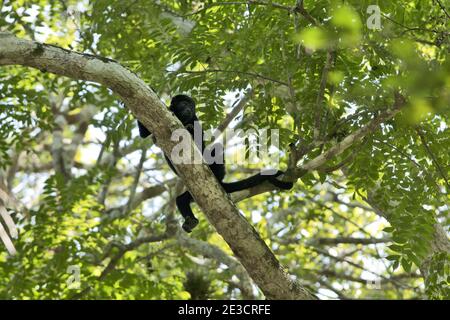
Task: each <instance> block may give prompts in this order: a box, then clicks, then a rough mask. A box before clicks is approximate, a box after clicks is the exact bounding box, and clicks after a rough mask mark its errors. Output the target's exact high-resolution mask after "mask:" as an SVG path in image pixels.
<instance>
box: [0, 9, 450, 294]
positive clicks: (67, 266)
mask: <svg viewBox="0 0 450 320" xmlns="http://www.w3.org/2000/svg"><path fill="white" fill-rule="evenodd" d="M0 3H1V5H0V29H1V30H2V31H10V32H12V33H14V34H15V35H17V36H18V37H22V38H27V39H33V40H38V41H42V42H46V43H50V44H54V45H58V46H61V47H64V48H67V49H71V50H76V51H79V52H86V53H91V54H95V55H99V56H103V57H108V58H111V59H114V60H116V61H119V62H120V63H121V64H123V65H124V66H126V67H127V68H129V69H130V70H132V71H133V72H135V73H136V74H137V75H138V76H139V77H141V78H142V79H144V80H145V81H146V82H147V83H148V84H149V85H150V86H151V87H152V88H153V90H154V91H155V92H156V93H157V94H158V95H159V96H160V97H161V99H163V100H164V101H165V102H166V103H167V102H168V101H169V100H170V96H171V95H173V94H175V93H180V92H184V93H188V94H190V95H192V96H193V97H195V99H196V101H197V102H198V104H199V105H198V108H199V109H198V110H199V113H200V118H201V120H202V122H203V125H204V126H206V127H209V126H211V127H217V126H219V125H220V124H221V123H222V121H223V120H224V119H225V117H226V115H227V113H228V112H230V110H232V108H233V106H234V105H235V103H236V102H237V101H239V100H240V99H242V97H246V98H247V99H248V101H247V103H246V105H245V106H244V108H243V110H242V112H240V113H239V115H238V116H237V117H236V119H235V121H233V123H232V126H235V127H238V128H242V129H244V130H246V129H250V128H267V127H269V128H277V129H279V130H280V154H281V155H282V161H281V164H280V167H281V168H282V169H286V168H287V166H288V159H287V158H288V151H289V145H290V144H292V143H294V144H295V145H296V146H297V147H299V148H301V147H302V146H311V145H313V146H314V147H312V148H310V149H309V150H307V152H305V155H304V156H303V157H302V159H301V162H300V163H306V162H308V161H309V160H311V159H313V158H314V157H316V156H317V155H319V154H320V153H322V152H323V151H325V150H327V149H328V148H330V147H331V146H333V145H334V144H335V143H336V142H338V141H341V140H342V139H343V138H344V137H345V136H347V135H350V134H352V133H353V132H355V130H357V129H359V128H362V127H364V126H365V125H366V124H367V123H368V122H369V121H370V120H371V119H373V118H374V117H376V116H377V115H378V114H380V113H381V112H382V111H383V110H386V109H387V108H389V107H391V106H392V105H393V103H394V96H395V94H396V93H398V92H400V93H401V94H402V95H403V96H404V97H405V98H406V100H407V105H406V106H404V107H403V109H402V111H401V112H400V113H399V114H398V115H397V116H396V117H395V118H394V119H391V120H388V121H387V122H385V123H383V124H382V125H380V126H379V127H378V130H376V131H373V132H371V133H370V134H369V135H367V136H366V137H365V138H364V139H363V140H362V141H360V142H357V143H355V144H354V145H352V146H351V147H350V148H349V149H348V150H347V151H345V152H344V153H342V154H341V155H339V156H337V157H335V158H333V159H330V160H329V161H328V162H327V164H326V166H324V167H323V168H321V169H320V170H317V171H313V172H309V173H308V174H306V175H304V176H302V177H301V179H299V180H298V181H297V182H296V184H295V186H294V188H293V190H292V191H290V192H274V193H264V194H261V195H257V196H255V197H252V198H249V199H246V200H245V201H242V202H239V203H238V207H239V209H240V210H241V212H242V213H243V214H244V215H245V217H246V218H247V219H248V220H249V221H251V223H252V224H253V225H254V226H255V228H256V230H257V231H258V232H259V233H260V234H261V236H262V237H263V239H264V240H265V241H266V243H267V244H268V245H269V246H270V248H271V249H272V250H273V251H274V253H275V255H276V256H277V258H278V259H279V260H280V261H281V263H282V264H283V265H284V266H285V267H286V268H287V270H288V271H289V273H290V274H292V275H294V276H296V277H297V278H298V279H299V281H300V283H302V284H303V285H304V286H306V287H307V288H308V289H309V290H311V292H313V293H315V294H318V296H319V297H321V298H327V297H328V298H342V299H345V298H387V299H398V298H401V299H403V298H405V299H410V298H419V299H423V298H426V297H428V298H434V299H445V298H450V289H449V283H450V259H449V257H450V256H449V254H450V243H449V239H448V230H449V228H448V227H449V222H450V220H449V215H448V212H449V209H450V208H449V199H450V198H449V196H448V191H449V189H450V183H449V173H450V157H449V150H450V130H449V115H450V113H449V110H450V108H449V106H450V59H449V52H450V32H449V25H450V15H449V12H450V7H449V6H448V2H447V3H445V1H437V0H435V1H421V0H411V1H401V2H396V1H387V0H379V1H376V0H374V1H356V0H347V1H330V0H326V1H325V0H319V1H310V0H308V1H304V3H303V1H299V2H297V3H296V1H292V0H278V1H270V0H263V1H229V2H226V1H225V2H215V1H206V2H204V1H190V0H164V1H150V0H135V1H107V0H97V1H75V0H66V1H44V0H36V1H24V0H15V1H7V0H4V1H2V2H0ZM302 3H303V4H302ZM371 5H377V6H378V7H379V8H380V9H381V12H380V16H379V21H380V25H379V26H378V28H373V27H371V26H372V25H371V24H370V23H369V24H368V20H369V19H370V17H371V15H372V14H374V13H373V12H372V11H371V12H370V13H368V10H367V9H368V7H369V6H371ZM445 5H447V6H446V7H445ZM375 14H376V12H375ZM1 45H2V44H1V40H0V46H1ZM44 71H45V70H44ZM0 79H1V81H0V182H1V184H0V186H1V185H4V186H5V188H6V189H7V190H9V191H10V192H11V194H13V195H14V196H15V198H16V199H17V200H18V202H20V203H22V204H23V206H22V207H21V208H20V209H13V208H9V212H10V213H11V214H12V217H13V219H14V220H15V221H16V223H17V225H18V228H19V237H18V238H17V239H13V242H14V245H15V247H16V250H17V254H16V255H14V256H11V255H8V253H7V252H6V251H5V250H3V249H2V251H0V298H14V299H23V298H25V299H43V298H50V299H54V298H99V299H108V298H114V299H188V298H192V299H197V298H209V299H216V298H239V299H240V298H262V297H263V296H262V293H261V292H260V291H259V290H258V288H257V287H256V286H255V285H254V284H252V283H251V280H250V279H249V278H248V275H247V274H246V273H245V270H243V268H242V266H241V265H240V264H239V263H238V261H237V260H236V259H234V258H233V257H232V255H231V252H230V250H229V248H228V246H227V244H226V243H225V242H224V241H223V240H222V238H221V237H220V235H218V234H217V233H216V232H215V230H214V229H213V227H212V226H211V225H210V224H209V223H208V221H207V220H206V219H204V217H203V216H202V214H201V213H200V212H198V213H197V216H198V217H200V220H201V221H200V226H199V227H198V229H196V230H195V231H194V232H193V233H192V234H190V235H189V236H186V235H185V234H183V233H182V232H178V231H179V230H177V231H176V232H173V233H167V232H166V230H167V228H178V225H179V222H180V221H179V216H178V213H177V212H176V210H175V208H174V203H173V198H174V196H175V195H176V193H177V192H179V190H180V187H181V185H180V183H179V181H178V180H177V179H176V178H175V176H174V175H173V173H171V171H170V170H169V168H168V166H167V164H166V163H165V161H164V158H163V157H162V154H161V151H160V150H159V149H158V148H157V147H155V146H152V141H147V140H142V139H140V138H139V137H138V133H137V130H136V125H135V119H134V117H133V116H132V115H131V114H130V113H129V111H128V110H127V109H126V107H124V106H123V105H122V104H121V102H120V101H119V100H118V98H117V96H115V95H113V94H112V93H111V92H110V91H109V90H107V89H105V88H103V87H101V86H99V85H97V84H95V83H87V82H83V81H78V80H74V79H67V78H61V77H58V76H55V75H53V74H49V73H46V72H42V71H41V70H35V69H28V68H24V67H18V66H8V67H1V68H0ZM256 167H257V166H252V167H248V166H238V165H232V166H228V170H229V172H230V178H229V179H230V180H237V179H240V178H243V177H245V176H247V175H248V174H249V173H250V172H253V170H254V169H255V168H256ZM198 211H199V210H198ZM174 219H176V221H175V223H174V221H173V220H174ZM0 221H1V220H0ZM78 272H79V280H80V281H79V282H77V281H73V280H74V277H76V279H75V280H78V277H77V276H78Z"/></svg>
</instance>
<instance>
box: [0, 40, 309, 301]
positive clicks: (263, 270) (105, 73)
mask: <svg viewBox="0 0 450 320" xmlns="http://www.w3.org/2000/svg"><path fill="white" fill-rule="evenodd" d="M0 65H23V66H28V67H33V68H37V69H39V70H41V71H43V72H51V73H54V74H57V75H61V76H67V77H70V78H72V79H79V80H85V81H93V82H97V83H100V84H102V85H104V86H106V87H108V88H110V89H111V90H113V91H114V92H115V93H116V94H118V95H119V96H120V98H121V99H122V101H123V102H124V103H125V105H126V106H127V107H128V108H129V109H130V110H131V112H132V113H133V114H134V115H135V116H136V118H137V119H139V120H140V121H141V122H142V123H143V124H144V125H145V126H146V127H147V128H148V129H150V131H151V132H153V134H154V136H155V138H156V140H157V144H158V146H159V147H160V148H161V149H162V150H163V151H164V152H165V153H166V154H168V155H170V154H171V150H172V149H173V147H174V146H175V145H176V142H175V141H172V140H171V136H172V132H173V131H174V130H176V129H181V128H182V125H181V123H180V122H179V121H178V120H177V119H176V118H175V117H174V116H173V115H172V114H171V113H170V112H169V110H168V108H166V107H165V106H164V105H163V104H162V103H161V102H160V100H159V98H158V97H157V95H156V94H155V93H154V92H153V91H152V90H151V89H150V88H149V87H148V86H147V85H146V84H145V82H144V81H143V80H141V79H140V78H139V77H138V76H136V75H135V74H134V73H132V72H130V71H129V70H127V69H126V68H124V67H123V66H121V65H120V64H119V63H117V62H115V61H113V60H110V59H106V58H102V57H98V56H93V55H88V54H81V53H76V52H73V51H69V50H65V49H62V48H59V47H56V46H52V45H45V44H41V43H38V42H34V41H29V40H23V39H19V38H17V37H15V36H14V35H12V34H10V33H4V32H0ZM187 137H188V138H189V139H190V135H187ZM190 140H191V141H189V143H190V144H191V146H192V148H193V150H194V153H195V158H200V159H201V154H200V151H199V150H198V149H197V148H196V147H195V144H194V143H193V141H192V139H190ZM176 169H177V171H178V172H179V173H180V177H181V178H182V179H183V181H184V182H185V184H186V186H187V187H188V189H189V191H190V192H191V194H192V195H193V197H194V199H195V201H196V202H197V204H198V205H199V206H200V208H201V209H202V210H203V212H204V213H205V215H206V216H207V218H208V219H209V221H210V222H211V224H212V225H213V226H214V227H215V228H216V230H217V232H218V233H219V234H220V235H221V236H222V237H223V238H224V239H225V241H226V242H227V243H228V245H229V246H230V248H231V250H232V251H233V253H234V254H235V255H236V257H237V258H238V259H239V260H240V262H241V263H242V265H243V266H244V267H245V268H246V270H247V271H248V273H249V275H250V276H251V277H252V279H253V280H254V281H255V283H256V284H257V285H258V286H259V287H260V288H261V290H262V291H263V293H264V294H265V296H266V298H269V299H313V298H314V296H313V295H311V294H310V293H309V292H308V291H307V290H306V289H305V288H303V287H302V286H300V285H299V284H298V283H297V282H296V281H293V280H292V279H291V278H290V276H289V274H287V273H286V272H285V271H284V270H283V268H282V266H281V265H280V263H279V261H278V260H277V259H276V258H275V256H274V254H273V253H272V252H271V250H270V249H269V248H268V247H267V245H266V244H265V243H264V241H263V240H262V238H261V237H260V236H259V234H258V233H257V232H256V231H255V229H254V228H253V227H252V226H251V225H250V224H249V223H248V221H247V220H246V219H245V218H244V217H243V216H242V215H241V214H240V213H239V211H238V210H237V208H236V206H235V205H234V204H233V202H232V201H231V200H230V198H229V197H228V195H227V194H226V193H225V192H224V190H223V189H222V188H221V187H220V185H219V183H218V182H217V179H216V178H215V177H214V176H213V174H212V173H211V171H210V170H209V168H208V166H207V165H205V164H194V165H191V164H176ZM194 177H195V178H194Z"/></svg>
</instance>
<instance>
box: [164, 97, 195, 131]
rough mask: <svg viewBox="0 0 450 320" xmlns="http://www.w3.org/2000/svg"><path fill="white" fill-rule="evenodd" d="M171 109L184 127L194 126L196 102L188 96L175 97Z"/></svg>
mask: <svg viewBox="0 0 450 320" xmlns="http://www.w3.org/2000/svg"><path fill="white" fill-rule="evenodd" d="M169 109H170V111H172V112H173V113H174V114H175V116H176V117H177V118H178V119H179V120H180V121H181V123H183V125H184V126H186V125H187V124H190V123H191V124H192V123H193V122H194V120H195V102H194V100H192V99H191V98H190V97H188V96H185V95H178V96H175V97H174V98H173V99H172V101H171V103H170V108H169Z"/></svg>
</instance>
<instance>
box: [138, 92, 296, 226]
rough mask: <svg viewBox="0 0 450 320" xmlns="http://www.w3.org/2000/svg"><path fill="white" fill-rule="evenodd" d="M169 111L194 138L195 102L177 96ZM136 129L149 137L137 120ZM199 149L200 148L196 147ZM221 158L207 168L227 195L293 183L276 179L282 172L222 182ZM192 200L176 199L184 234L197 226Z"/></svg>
mask: <svg viewBox="0 0 450 320" xmlns="http://www.w3.org/2000/svg"><path fill="white" fill-rule="evenodd" d="M169 109H170V111H172V112H173V113H174V114H175V116H176V117H177V118H178V119H179V120H180V121H181V123H182V124H183V125H184V127H185V128H186V129H187V130H188V131H189V133H190V134H191V135H192V136H194V122H195V121H198V118H197V116H196V114H195V102H194V100H193V99H192V98H191V97H188V96H186V95H177V96H175V97H173V98H172V101H171V102H170V107H169ZM138 127H139V134H140V136H141V137H142V138H146V137H148V136H149V135H151V132H150V131H148V130H147V128H145V127H144V125H143V124H142V123H141V122H140V121H139V120H138ZM198 147H199V148H200V146H198ZM204 150H205V142H204V141H203V131H202V146H201V152H202V154H203V152H204ZM215 150H216V148H214V149H213V150H212V151H211V155H212V156H213V157H214V158H215V154H214V152H215ZM220 156H221V158H222V161H221V163H216V162H213V163H211V164H209V168H210V169H211V171H212V172H213V173H214V175H215V176H216V178H217V180H219V183H220V184H221V185H222V187H223V188H224V190H225V191H226V192H228V193H232V192H236V191H241V190H245V189H249V188H252V187H255V186H257V185H259V184H261V183H263V182H265V181H268V182H270V183H271V184H273V185H274V186H275V187H277V188H280V189H284V190H289V189H291V188H292V186H293V183H292V182H285V181H280V180H278V179H277V177H278V176H279V175H281V174H283V171H277V172H276V173H275V174H273V175H262V174H260V173H258V174H256V175H254V176H252V177H249V178H247V179H244V180H241V181H237V182H231V183H228V182H223V179H224V177H225V164H224V163H225V162H224V161H223V152H222V154H221V155H220ZM165 157H166V159H167V162H168V164H169V166H170V168H171V169H172V170H173V172H175V173H177V171H176V170H175V167H174V166H173V164H172V162H171V161H170V159H169V158H168V157H167V155H165ZM193 200H194V199H193V198H192V196H191V194H190V193H189V191H186V192H184V193H183V194H181V195H179V196H178V197H177V199H176V203H177V207H178V210H179V211H180V213H181V214H182V215H183V217H184V223H183V229H184V230H185V231H186V232H191V231H192V229H194V228H195V227H196V226H197V224H198V220H197V218H196V217H195V216H194V214H193V213H192V209H191V205H190V204H191V202H192V201H193Z"/></svg>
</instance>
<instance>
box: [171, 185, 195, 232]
mask: <svg viewBox="0 0 450 320" xmlns="http://www.w3.org/2000/svg"><path fill="white" fill-rule="evenodd" d="M193 200H194V199H193V198H192V196H191V194H190V193H189V192H188V191H186V192H185V193H183V194H181V195H179V196H178V197H177V199H176V203H177V207H178V210H180V213H181V215H182V216H183V218H184V223H183V226H182V228H183V230H184V231H186V232H187V233H190V232H191V231H192V229H194V228H195V227H196V226H197V225H198V220H197V218H196V217H195V216H194V214H193V213H192V209H191V202H192V201H193Z"/></svg>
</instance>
